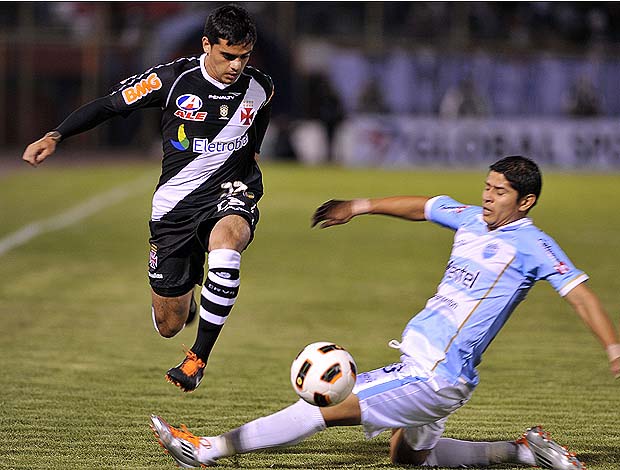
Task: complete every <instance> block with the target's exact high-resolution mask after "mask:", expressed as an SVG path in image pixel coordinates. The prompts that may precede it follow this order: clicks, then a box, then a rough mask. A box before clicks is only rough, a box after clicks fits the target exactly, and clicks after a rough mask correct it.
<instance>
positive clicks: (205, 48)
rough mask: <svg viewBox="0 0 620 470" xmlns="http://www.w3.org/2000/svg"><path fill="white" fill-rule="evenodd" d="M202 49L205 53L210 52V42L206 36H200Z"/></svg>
mask: <svg viewBox="0 0 620 470" xmlns="http://www.w3.org/2000/svg"><path fill="white" fill-rule="evenodd" d="M202 50H203V51H205V52H206V53H207V54H208V53H209V52H211V43H210V42H209V40H208V39H207V37H206V36H203V37H202Z"/></svg>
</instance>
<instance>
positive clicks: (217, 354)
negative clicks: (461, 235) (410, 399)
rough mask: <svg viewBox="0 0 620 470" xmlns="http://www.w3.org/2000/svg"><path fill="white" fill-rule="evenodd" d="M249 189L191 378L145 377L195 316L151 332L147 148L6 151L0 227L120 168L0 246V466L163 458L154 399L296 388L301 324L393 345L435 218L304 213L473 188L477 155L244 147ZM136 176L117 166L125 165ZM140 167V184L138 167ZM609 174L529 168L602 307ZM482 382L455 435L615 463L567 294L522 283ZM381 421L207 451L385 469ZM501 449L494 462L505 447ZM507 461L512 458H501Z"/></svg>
mask: <svg viewBox="0 0 620 470" xmlns="http://www.w3.org/2000/svg"><path fill="white" fill-rule="evenodd" d="M263 171H264V180H265V186H266V189H267V192H266V194H265V196H264V198H263V200H262V202H261V204H260V208H261V221H260V224H259V227H258V231H257V234H256V239H255V240H254V242H253V244H252V245H251V247H250V249H249V250H248V251H247V252H246V253H245V254H244V255H243V262H242V284H241V290H240V295H239V299H238V302H237V305H236V307H235V309H234V310H233V313H232V315H231V317H230V319H229V321H228V323H227V325H226V327H225V329H224V331H223V333H222V335H221V336H220V339H219V341H218V344H217V345H216V348H215V351H214V353H213V355H212V359H211V361H210V364H209V366H208V368H207V372H206V376H205V379H204V381H203V384H202V385H201V387H200V388H199V389H198V390H197V391H196V392H194V393H192V394H182V393H181V392H179V391H178V390H177V389H176V388H175V387H173V386H171V385H170V384H168V383H166V382H165V381H164V374H165V372H166V370H167V369H168V368H169V367H171V366H173V365H175V364H176V363H178V362H179V360H180V359H181V358H182V354H183V353H182V348H181V345H182V344H186V345H188V346H190V345H191V344H192V343H193V340H194V334H195V326H194V327H192V328H189V329H188V331H183V332H182V333H181V334H179V335H178V336H177V337H176V338H174V339H170V340H165V339H163V338H160V337H159V336H158V335H157V334H156V333H155V331H154V329H153V326H152V323H151V318H150V304H149V288H148V281H147V276H146V264H147V260H148V243H147V239H148V231H147V230H148V229H147V227H148V226H147V220H148V217H149V214H150V197H151V192H152V187H153V185H154V184H155V181H156V178H157V177H158V175H159V171H158V166H157V164H155V163H148V164H147V163H134V164H121V163H106V164H101V165H97V166H95V165H89V166H74V167H68V166H65V165H55V163H54V162H53V161H50V162H48V163H46V164H45V165H43V166H42V167H40V168H38V169H36V170H34V169H28V168H22V169H19V170H15V171H13V172H11V173H8V174H6V175H5V176H3V177H1V178H0V240H2V239H3V238H6V236H7V235H9V234H10V233H13V232H15V231H17V230H18V229H20V228H22V227H23V226H25V225H28V224H30V223H33V222H35V221H38V220H41V219H45V218H48V217H51V216H54V215H56V214H60V213H62V212H64V211H66V210H67V209H68V208H70V207H72V206H74V205H76V204H78V203H80V202H82V201H84V200H87V199H89V198H91V197H93V196H95V195H97V194H99V193H102V192H105V191H107V190H109V189H111V188H114V187H116V186H119V185H127V184H130V185H131V184H136V185H137V186H136V188H135V190H134V192H133V193H131V194H130V196H129V197H128V198H127V199H125V200H124V201H122V202H119V203H116V204H113V205H111V206H109V207H107V208H104V209H102V210H100V211H98V212H97V213H95V214H94V215H92V216H90V217H88V218H85V219H84V220H81V221H80V222H78V223H76V224H73V225H70V226H68V227H66V228H63V229H61V230H57V231H51V232H48V233H45V234H42V235H40V236H38V237H36V238H33V239H32V240H30V241H28V242H27V243H25V244H23V245H21V246H17V247H15V248H14V249H12V250H10V251H8V252H6V253H4V254H2V255H0V326H1V330H0V331H1V332H0V372H1V377H2V380H1V382H2V385H1V391H0V468H3V469H4V468H8V469H63V470H65V469H68V468H71V469H143V468H148V469H168V468H174V466H173V464H172V460H171V459H170V458H169V457H167V456H166V455H164V454H163V453H162V452H161V449H160V448H159V447H158V446H157V444H156V441H155V439H154V438H153V436H152V434H151V432H150V430H149V428H148V416H149V414H150V413H152V412H156V413H158V414H161V415H162V416H164V417H165V418H166V419H168V420H169V421H170V422H171V423H173V424H179V423H186V424H187V425H188V426H189V427H190V429H191V430H193V431H195V432H196V433H199V434H205V435H210V434H214V433H219V432H222V431H225V430H228V429H229V428H232V427H236V426H238V425H240V424H242V423H244V422H246V421H247V420H250V419H253V418H256V417H259V416H262V415H264V414H267V413H271V412H273V411H276V410H278V409H280V408H282V407H284V406H286V405H288V404H289V403H292V402H293V401H294V400H295V399H296V396H295V395H294V392H293V390H292V388H291V386H290V384H289V366H290V363H291V361H292V359H293V358H294V356H295V355H296V353H297V352H298V351H299V350H300V349H301V348H302V347H303V346H304V345H305V344H307V343H310V342H313V341H318V340H331V341H336V342H338V343H340V344H342V345H343V346H345V347H347V349H349V351H350V352H351V353H352V354H353V356H354V357H355V358H356V361H357V364H358V367H359V369H360V370H369V369H373V368H376V367H380V366H383V365H384V364H388V363H390V362H393V361H397V360H398V354H397V351H394V350H392V349H390V348H388V347H387V342H388V340H390V339H391V338H399V336H400V333H401V331H402V328H403V327H404V325H405V323H406V322H407V321H408V319H409V318H410V316H411V315H412V314H414V313H415V312H417V311H418V310H419V309H420V308H421V307H422V306H423V304H424V302H425V301H426V299H427V298H428V297H430V296H431V295H432V294H433V293H434V288H435V286H436V284H437V282H438V281H439V279H440V277H441V275H442V273H443V269H444V266H445V263H446V261H447V259H448V255H449V250H450V247H451V237H452V234H451V232H449V231H448V230H445V229H442V228H439V227H437V226H434V225H432V224H427V223H408V222H405V221H400V220H396V219H393V218H387V217H381V216H367V217H360V218H358V219H354V220H353V221H352V222H351V223H349V224H348V225H346V226H341V227H334V228H331V229H328V230H318V229H316V228H315V229H312V230H311V229H310V216H311V214H312V212H313V210H314V208H315V207H317V206H318V205H320V204H321V203H322V202H324V201H326V200H328V199H331V198H352V197H361V196H387V195H395V194H426V195H434V194H450V195H452V196H454V197H456V198H457V199H460V200H462V201H463V202H468V203H478V202H479V200H480V195H481V192H482V187H483V181H484V176H485V172H484V170H482V171H471V172H456V171H454V172H437V171H430V170H421V171H385V170H384V171H380V170H361V169H359V170H353V169H348V170H347V169H339V168H332V167H321V168H303V167H300V166H296V165H292V164H275V163H267V164H265V165H264V166H263ZM145 176H146V177H147V178H150V180H151V182H152V184H150V185H144V184H143V183H134V182H135V181H136V180H138V179H140V178H143V177H145ZM140 184H142V186H140ZM619 187H620V176H619V175H618V174H609V175H603V174H598V175H593V174H566V173H559V172H553V171H548V172H547V173H546V174H545V175H544V187H543V194H542V198H541V200H540V204H539V206H537V207H536V208H534V210H533V212H532V214H531V215H532V217H533V218H534V221H535V223H536V224H537V225H538V226H539V227H541V228H542V229H543V230H546V231H547V232H549V233H550V234H551V235H552V236H553V237H554V238H555V239H556V240H557V241H558V242H559V243H560V245H561V246H562V247H563V248H564V250H565V251H566V252H567V253H568V254H569V256H570V257H571V258H572V260H573V261H574V262H575V264H576V265H577V266H579V267H581V268H582V269H584V270H585V271H586V272H587V273H588V274H589V275H590V276H591V281H590V285H591V287H592V288H593V289H594V290H595V291H596V292H597V293H598V294H599V295H600V297H601V298H602V300H603V302H604V304H605V305H606V307H607V309H608V311H609V312H610V313H611V315H612V317H613V319H614V322H616V323H617V321H618V313H619V312H620V296H619V295H618V293H619V292H620V276H619V275H618V265H619V264H620V236H618V233H619V231H620V211H619V210H618V188H619ZM479 369H480V375H481V384H480V386H479V387H478V390H477V391H476V392H475V394H474V397H473V399H472V400H471V402H470V403H469V404H467V405H466V406H465V407H463V408H462V409H461V410H459V411H458V412H457V413H456V414H455V415H454V416H452V418H451V419H450V420H449V422H448V427H447V431H446V435H447V436H450V437H454V438H460V439H471V440H495V439H514V438H516V437H517V436H518V435H519V434H520V433H521V432H523V430H524V429H525V428H527V427H528V426H530V425H534V424H542V425H543V426H545V428H546V429H547V430H548V431H550V432H551V433H552V435H553V436H554V437H555V438H556V439H557V440H558V441H560V442H561V443H563V444H565V445H567V446H568V447H569V448H570V449H571V450H573V451H575V452H577V453H578V454H579V455H580V456H581V457H582V459H583V460H585V462H586V463H587V465H588V468H589V469H590V470H612V469H613V470H617V469H618V468H620V426H619V425H618V423H619V419H618V417H619V410H620V381H614V379H613V378H612V377H611V375H610V374H609V373H608V371H607V361H606V357H605V354H604V352H603V350H602V348H601V347H600V346H599V345H598V343H597V342H596V340H595V339H594V338H593V337H592V335H591V334H590V333H589V332H588V331H587V330H586V328H585V326H584V325H583V324H581V322H580V320H579V319H578V318H577V316H576V315H575V314H574V313H573V312H572V310H571V309H570V307H569V305H568V304H567V303H566V302H564V301H563V300H562V299H561V298H560V297H559V296H558V295H557V294H556V293H555V292H554V291H553V290H552V289H551V287H550V286H549V285H547V284H545V283H540V284H539V285H537V286H536V287H535V288H534V289H533V291H532V292H531V293H530V295H529V297H528V299H527V300H526V301H525V302H524V303H523V304H522V305H521V306H520V307H519V308H518V309H517V311H516V312H515V314H514V315H513V317H512V318H511V319H510V320H509V322H508V324H507V325H506V327H505V328H504V330H503V331H502V332H501V333H500V335H499V336H498V338H497V339H496V340H495V341H494V343H492V344H491V346H490V348H489V350H488V351H487V353H486V355H485V358H484V361H483V362H482V364H481V366H480V368H479ZM387 440H388V435H387V433H384V434H382V435H381V436H379V437H378V438H375V439H373V440H370V441H366V440H365V439H364V438H363V435H362V432H361V430H360V429H359V428H339V429H329V430H327V431H326V432H324V433H321V434H319V435H317V436H314V437H313V438H311V439H309V440H307V441H306V442H304V443H302V444H301V445H299V446H296V447H291V448H287V449H281V450H275V451H267V452H260V453H256V454H251V455H242V456H238V457H236V458H234V459H226V460H222V461H221V466H222V467H223V468H248V469H258V468H282V469H305V468H308V469H350V468H385V469H388V468H392V466H391V465H390V463H389V460H388V457H387ZM501 468H512V467H510V466H504V467H501ZM514 468H517V467H514Z"/></svg>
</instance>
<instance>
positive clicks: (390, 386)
mask: <svg viewBox="0 0 620 470" xmlns="http://www.w3.org/2000/svg"><path fill="white" fill-rule="evenodd" d="M425 380H426V379H425V378H424V377H413V376H410V377H404V378H402V379H395V380H390V381H389V382H384V383H381V384H378V385H375V386H373V387H368V388H364V389H362V390H359V391H358V392H356V395H357V398H359V399H360V400H365V399H366V398H368V397H371V396H373V395H378V394H380V393H384V392H387V391H390V390H394V389H395V388H399V387H402V386H403V385H407V384H410V383H414V382H423V381H425Z"/></svg>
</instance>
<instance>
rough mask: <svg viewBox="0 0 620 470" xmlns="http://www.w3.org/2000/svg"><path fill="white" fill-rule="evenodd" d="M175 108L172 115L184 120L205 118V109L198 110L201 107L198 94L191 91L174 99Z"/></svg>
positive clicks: (201, 119)
mask: <svg viewBox="0 0 620 470" xmlns="http://www.w3.org/2000/svg"><path fill="white" fill-rule="evenodd" d="M176 104H177V108H179V109H177V110H176V111H175V112H174V115H175V116H176V117H178V118H181V119H184V120H186V121H200V122H202V121H204V120H205V119H206V118H207V112H206V111H199V110H200V109H201V108H202V100H201V99H200V97H199V96H196V95H192V94H191V93H188V94H185V95H181V96H179V97H178V98H177V101H176Z"/></svg>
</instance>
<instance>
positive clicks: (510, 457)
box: [390, 418, 585, 470]
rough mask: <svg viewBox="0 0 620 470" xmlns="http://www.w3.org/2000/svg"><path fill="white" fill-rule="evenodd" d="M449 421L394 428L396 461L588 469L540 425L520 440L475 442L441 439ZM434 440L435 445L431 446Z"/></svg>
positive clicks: (392, 452) (392, 449) (452, 465)
mask: <svg viewBox="0 0 620 470" xmlns="http://www.w3.org/2000/svg"><path fill="white" fill-rule="evenodd" d="M445 421H446V418H444V419H442V420H440V421H438V422H436V423H432V424H429V425H426V426H422V427H417V428H404V429H403V428H401V429H394V430H393V432H392V437H391V439H390V458H391V460H392V463H395V464H399V465H425V466H434V467H447V468H463V467H487V466H490V465H495V464H501V463H509V464H522V465H530V466H541V467H545V468H551V469H556V470H565V469H569V468H570V469H573V470H581V469H585V466H584V465H583V463H582V462H580V461H579V459H578V458H577V457H576V456H575V455H574V454H572V453H570V452H569V451H567V450H566V448H564V447H562V446H560V445H559V444H557V443H556V442H555V441H553V440H552V439H551V438H550V437H549V435H548V434H547V433H545V432H544V431H543V430H542V429H540V428H539V427H534V428H530V429H528V430H527V431H526V433H525V434H524V435H523V436H522V437H521V438H519V439H517V440H516V441H495V442H472V441H463V440H458V439H450V438H445V437H441V438H439V437H438V436H440V435H441V434H442V433H443V428H444V424H445ZM433 436H434V437H433ZM432 442H435V444H434V446H433V447H432V448H431V444H430V443H432ZM425 449H428V450H425Z"/></svg>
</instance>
